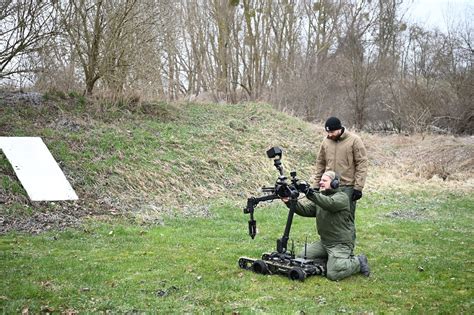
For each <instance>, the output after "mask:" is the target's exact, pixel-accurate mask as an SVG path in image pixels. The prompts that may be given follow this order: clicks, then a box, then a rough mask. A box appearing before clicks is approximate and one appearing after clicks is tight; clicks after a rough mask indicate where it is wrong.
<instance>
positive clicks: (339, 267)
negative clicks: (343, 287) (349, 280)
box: [298, 241, 360, 281]
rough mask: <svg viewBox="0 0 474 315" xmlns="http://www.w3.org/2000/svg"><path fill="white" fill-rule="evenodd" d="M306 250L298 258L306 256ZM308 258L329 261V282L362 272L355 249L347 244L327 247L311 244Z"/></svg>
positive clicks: (307, 253) (318, 243)
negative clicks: (354, 252)
mask: <svg viewBox="0 0 474 315" xmlns="http://www.w3.org/2000/svg"><path fill="white" fill-rule="evenodd" d="M304 251H305V250H304V249H303V251H302V252H301V253H299V254H298V257H304V256H305V252H304ZM306 258H307V259H315V258H324V259H327V260H328V262H327V273H326V277H327V278H328V279H329V280H333V281H337V280H341V279H344V278H346V277H349V276H350V275H353V274H355V273H359V272H360V264H359V259H358V258H357V257H355V256H354V254H353V248H352V247H351V246H349V245H346V244H337V245H331V246H326V245H323V244H322V243H321V242H320V241H317V242H314V243H312V244H309V245H308V246H307V248H306Z"/></svg>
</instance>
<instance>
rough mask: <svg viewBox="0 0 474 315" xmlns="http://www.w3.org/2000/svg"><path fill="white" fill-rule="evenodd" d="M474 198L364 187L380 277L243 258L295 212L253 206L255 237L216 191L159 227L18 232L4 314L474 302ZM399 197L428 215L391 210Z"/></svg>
mask: <svg viewBox="0 0 474 315" xmlns="http://www.w3.org/2000/svg"><path fill="white" fill-rule="evenodd" d="M400 197H401V198H400ZM473 203H474V200H473V199H472V198H470V197H461V196H455V195H446V196H439V195H438V196H430V195H429V194H428V195H426V196H423V197H412V196H393V195H388V196H384V195H381V194H380V195H377V194H374V195H369V196H366V198H365V200H364V199H363V201H362V202H360V204H359V208H358V216H357V227H358V243H357V248H356V252H357V253H360V252H364V253H366V254H367V255H368V257H369V262H370V265H371V268H372V276H371V277H370V278H364V277H361V276H352V277H350V278H347V279H344V280H342V281H340V282H331V281H329V280H327V279H325V278H321V277H311V278H308V279H307V280H306V281H305V282H292V281H290V280H288V279H286V278H285V277H282V276H262V275H257V274H254V273H252V272H248V271H244V270H241V269H239V268H238V266H237V260H238V258H239V257H240V256H250V257H259V256H260V255H261V254H262V252H265V251H268V250H273V249H274V247H275V240H276V239H277V238H278V237H280V236H281V234H282V233H283V227H284V223H285V221H286V213H287V212H286V208H285V207H283V206H281V205H280V204H279V203H278V202H276V203H273V204H270V205H269V206H263V207H258V208H257V212H256V219H257V222H258V227H259V231H260V233H259V234H258V235H257V237H256V239H255V240H251V239H250V237H248V235H247V222H246V221H247V219H248V218H247V216H246V215H244V214H243V213H242V211H241V208H242V205H243V202H242V204H235V203H229V202H226V201H215V202H213V204H212V206H211V208H210V213H211V217H210V218H189V219H186V218H165V219H164V222H163V223H162V224H159V225H156V226H154V227H151V226H148V227H143V226H139V225H136V224H133V223H130V222H128V223H127V222H125V221H122V222H116V221H115V222H112V221H111V222H108V223H107V222H97V221H90V222H88V223H87V224H85V225H84V227H83V228H82V229H78V230H69V231H64V232H49V233H45V234H41V235H38V236H29V235H22V234H15V233H10V234H8V235H5V236H3V237H2V238H1V239H0V240H1V243H0V248H1V256H0V261H1V267H0V268H1V273H2V279H3V280H2V283H1V287H0V288H1V294H0V295H1V300H0V306H1V309H2V310H3V312H5V313H18V312H21V310H22V309H24V308H28V309H29V310H30V311H32V312H39V311H41V310H42V309H43V310H45V309H46V310H54V311H58V312H64V311H67V310H74V311H88V312H95V311H112V312H133V311H159V312H173V313H186V312H191V313H199V312H218V313H232V312H239V313H258V312H264V313H278V314H281V313H284V314H294V313H298V312H300V311H303V312H305V313H337V312H349V313H353V312H355V313H365V312H375V313H386V312H388V313H410V312H414V313H451V314H452V313H472V310H473V307H472V303H473V294H472V283H473V280H474V279H473V276H472V267H473V266H472V257H473V246H472V245H473V244H472V239H473V235H472V234H473V233H472V223H473V220H472V214H473V213H472V210H473V208H472V205H473ZM420 204H422V205H426V209H425V210H420V209H421V208H423V207H422V206H421V207H420ZM400 208H404V209H414V208H416V209H418V210H414V211H421V212H422V214H421V215H420V216H419V217H416V218H415V219H413V218H396V217H391V216H389V215H388V214H390V213H391V212H393V211H394V209H400ZM307 236H308V237H309V238H310V239H314V238H315V232H314V221H313V220H312V219H308V218H301V217H296V218H295V220H294V225H293V228H292V237H293V239H294V240H295V242H296V243H297V244H299V245H301V244H302V243H303V242H304V239H305V238H306V237H307Z"/></svg>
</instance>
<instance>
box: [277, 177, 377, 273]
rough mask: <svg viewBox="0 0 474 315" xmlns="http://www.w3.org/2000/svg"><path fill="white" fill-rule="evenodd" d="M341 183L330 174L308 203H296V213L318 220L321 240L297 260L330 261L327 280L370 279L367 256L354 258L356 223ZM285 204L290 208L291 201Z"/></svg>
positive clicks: (310, 246) (320, 183)
mask: <svg viewBox="0 0 474 315" xmlns="http://www.w3.org/2000/svg"><path fill="white" fill-rule="evenodd" d="M338 182H339V179H338V177H337V176H336V173H334V172H333V171H327V172H325V173H324V174H323V176H322V177H321V180H320V182H319V191H312V190H310V191H309V192H308V193H307V194H306V198H307V199H308V200H309V202H306V203H301V202H299V201H298V202H297V205H296V209H295V212H296V214H298V215H300V216H303V217H316V228H317V230H318V234H319V236H320V240H319V241H316V242H314V243H312V244H309V245H308V246H307V248H306V249H305V250H303V251H302V252H301V253H299V254H298V257H304V256H306V258H307V259H315V258H323V259H327V274H326V277H327V278H328V279H330V280H334V281H336V280H341V279H343V278H346V277H348V276H350V275H353V274H356V273H361V274H363V275H364V276H367V277H368V276H369V275H370V269H369V264H368V261H367V257H366V256H365V255H363V254H362V255H359V256H354V253H353V251H354V240H353V237H352V236H353V232H354V222H353V221H352V218H351V209H350V202H349V197H347V194H345V193H344V192H342V191H341V190H340V189H339V183H338ZM283 201H284V202H285V203H286V204H287V205H288V201H289V200H288V198H284V199H283Z"/></svg>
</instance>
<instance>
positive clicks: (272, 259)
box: [239, 147, 326, 281]
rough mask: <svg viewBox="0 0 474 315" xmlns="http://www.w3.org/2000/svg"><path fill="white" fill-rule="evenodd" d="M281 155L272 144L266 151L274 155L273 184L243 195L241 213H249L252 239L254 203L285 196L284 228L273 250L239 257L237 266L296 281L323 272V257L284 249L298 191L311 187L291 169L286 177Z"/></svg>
mask: <svg viewBox="0 0 474 315" xmlns="http://www.w3.org/2000/svg"><path fill="white" fill-rule="evenodd" d="M282 155H283V151H282V150H281V149H280V148H279V147H273V148H271V149H269V150H268V151H267V156H268V157H269V158H270V159H274V165H275V167H276V169H277V170H278V172H279V173H280V174H279V176H278V179H277V181H276V183H275V186H274V187H263V188H262V191H263V192H264V193H266V195H264V196H261V197H250V198H248V199H247V206H246V207H245V208H244V213H245V214H250V220H249V221H248V228H249V235H250V237H251V238H252V239H254V238H255V236H256V234H257V222H256V221H255V218H254V210H255V207H256V206H257V205H258V204H259V203H260V202H264V201H271V200H275V199H281V198H289V202H288V204H289V208H290V209H289V212H288V217H287V220H286V226H285V231H284V233H283V236H282V237H281V238H279V239H278V240H277V245H276V251H274V252H271V253H264V254H263V255H262V257H261V258H260V259H254V258H249V257H240V258H239V267H240V268H242V269H245V270H250V271H253V272H255V273H259V274H270V275H273V274H279V275H284V276H287V277H289V278H290V279H291V280H299V281H304V280H305V279H306V278H307V277H309V276H314V275H321V276H324V275H326V261H325V260H319V259H318V260H315V259H307V258H306V250H305V255H304V257H303V258H299V257H295V254H294V249H293V248H292V249H291V250H289V249H288V240H289V235H290V230H291V225H292V222H293V216H294V214H295V207H296V203H297V201H298V197H299V196H300V194H301V193H303V194H307V193H309V192H310V190H311V189H312V188H311V187H310V186H309V185H308V184H307V183H306V182H304V181H300V180H299V179H298V178H297V174H296V172H295V171H293V172H291V173H290V176H291V179H290V180H289V179H288V178H287V177H286V176H285V175H284V171H283V166H282V163H281V158H282ZM305 249H306V244H305Z"/></svg>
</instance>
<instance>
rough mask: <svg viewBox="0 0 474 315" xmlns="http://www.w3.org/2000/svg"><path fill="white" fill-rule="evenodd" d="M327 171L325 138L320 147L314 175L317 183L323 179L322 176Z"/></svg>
mask: <svg viewBox="0 0 474 315" xmlns="http://www.w3.org/2000/svg"><path fill="white" fill-rule="evenodd" d="M325 171H326V147H325V145H324V140H323V142H322V143H321V146H320V147H319V153H318V157H317V159H316V175H315V176H314V180H315V183H316V185H318V184H319V181H320V180H321V176H323V174H324V172H325Z"/></svg>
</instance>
